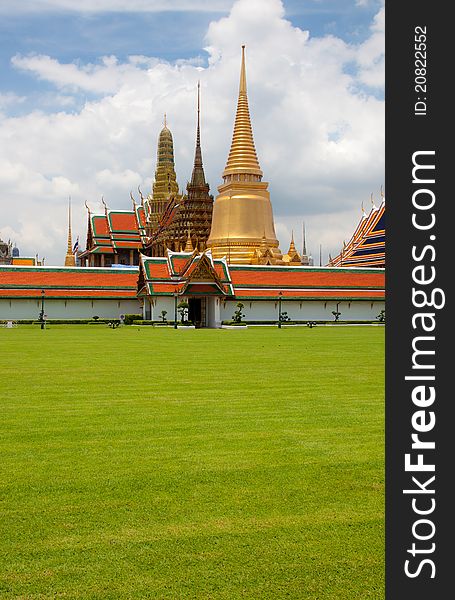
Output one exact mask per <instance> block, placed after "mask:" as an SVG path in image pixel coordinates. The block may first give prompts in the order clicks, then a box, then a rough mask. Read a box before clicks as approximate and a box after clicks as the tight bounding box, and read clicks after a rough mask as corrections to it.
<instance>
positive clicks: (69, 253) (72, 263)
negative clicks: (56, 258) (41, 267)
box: [65, 196, 76, 267]
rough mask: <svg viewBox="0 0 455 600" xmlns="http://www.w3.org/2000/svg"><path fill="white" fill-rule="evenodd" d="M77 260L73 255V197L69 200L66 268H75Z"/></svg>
mask: <svg viewBox="0 0 455 600" xmlns="http://www.w3.org/2000/svg"><path fill="white" fill-rule="evenodd" d="M75 266H76V259H75V258H74V254H73V241H72V233H71V196H70V197H69V199H68V247H67V250H66V256H65V267H75Z"/></svg>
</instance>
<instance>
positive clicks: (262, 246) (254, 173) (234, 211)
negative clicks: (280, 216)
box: [207, 46, 282, 264]
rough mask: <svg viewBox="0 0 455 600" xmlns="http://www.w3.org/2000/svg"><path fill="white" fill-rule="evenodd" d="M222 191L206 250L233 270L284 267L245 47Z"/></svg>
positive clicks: (215, 208) (220, 188) (216, 206)
mask: <svg viewBox="0 0 455 600" xmlns="http://www.w3.org/2000/svg"><path fill="white" fill-rule="evenodd" d="M223 180H224V182H223V183H222V184H221V185H220V186H219V187H218V192H219V194H218V196H217V197H216V199H215V203H214V206H213V218H212V228H211V232H210V237H209V239H208V241H207V247H209V248H211V250H212V254H213V256H214V257H215V258H222V257H223V256H225V257H226V259H227V261H228V263H234V264H282V254H281V251H280V249H279V244H278V240H277V237H276V233H275V225H274V222H273V212H272V204H271V202H270V194H269V192H268V189H267V188H268V183H266V182H265V181H262V171H261V168H260V166H259V161H258V158H257V154H256V148H255V145H254V139H253V130H252V127H251V119H250V112H249V108H248V96H247V87H246V70H245V46H242V63H241V71H240V86H239V96H238V101H237V113H236V117H235V124H234V133H233V136H232V143H231V150H230V152H229V156H228V159H227V163H226V167H225V169H224V171H223Z"/></svg>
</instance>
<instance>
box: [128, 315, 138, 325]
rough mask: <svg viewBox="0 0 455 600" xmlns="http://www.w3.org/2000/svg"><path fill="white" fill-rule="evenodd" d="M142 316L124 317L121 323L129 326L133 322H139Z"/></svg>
mask: <svg viewBox="0 0 455 600" xmlns="http://www.w3.org/2000/svg"><path fill="white" fill-rule="evenodd" d="M141 320H142V315H125V318H124V320H123V323H124V324H125V325H131V324H132V323H133V321H141Z"/></svg>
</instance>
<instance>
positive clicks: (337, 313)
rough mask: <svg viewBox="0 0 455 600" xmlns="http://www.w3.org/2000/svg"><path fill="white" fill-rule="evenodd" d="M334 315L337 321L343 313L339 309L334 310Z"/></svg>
mask: <svg viewBox="0 0 455 600" xmlns="http://www.w3.org/2000/svg"><path fill="white" fill-rule="evenodd" d="M332 315H333V316H334V318H335V322H336V321H338V319H339V318H340V316H341V313H340V312H339V311H338V310H332Z"/></svg>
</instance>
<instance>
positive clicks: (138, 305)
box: [0, 296, 385, 327]
mask: <svg viewBox="0 0 455 600" xmlns="http://www.w3.org/2000/svg"><path fill="white" fill-rule="evenodd" d="M181 300H182V298H181V297H179V298H178V300H177V302H178V303H179V302H180V301H181ZM237 303H238V300H227V301H226V302H222V301H220V300H219V298H215V297H209V298H208V299H207V321H208V325H209V326H210V327H217V326H219V325H220V324H221V321H230V320H231V319H232V316H233V314H234V312H235V311H236V310H237ZM242 303H243V304H244V307H243V309H242V312H243V313H244V315H245V318H244V320H246V321H277V320H278V300H252V301H250V300H242ZM384 308H385V302H384V301H380V300H375V301H374V302H372V301H370V300H351V301H350V302H348V301H342V302H340V303H339V304H338V311H339V312H341V315H340V320H342V321H375V320H376V317H377V316H378V315H379V313H380V311H381V310H382V309H384ZM163 310H166V311H167V314H166V319H167V320H168V321H173V320H174V298H173V297H172V296H155V297H152V298H144V302H143V303H142V301H140V300H138V299H129V300H106V299H93V300H87V299H73V298H72V299H67V300H65V299H51V298H49V299H45V304H44V312H45V314H46V315H47V318H48V319H91V318H93V317H94V316H95V315H97V316H98V317H100V319H118V318H119V316H120V315H121V314H142V315H143V318H145V319H152V320H154V321H158V320H160V314H161V311H163ZM334 310H337V302H336V301H333V300H331V301H327V302H326V301H323V300H302V301H300V300H282V303H281V311H282V313H283V312H287V314H288V317H289V318H290V319H291V320H293V321H307V320H314V321H333V320H334V316H333V315H332V311H334ZM40 311H41V298H11V299H4V298H2V299H0V320H2V321H6V320H9V319H11V320H20V319H35V320H36V319H38V316H39V313H40ZM177 318H178V319H179V318H180V315H179V314H177Z"/></svg>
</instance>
